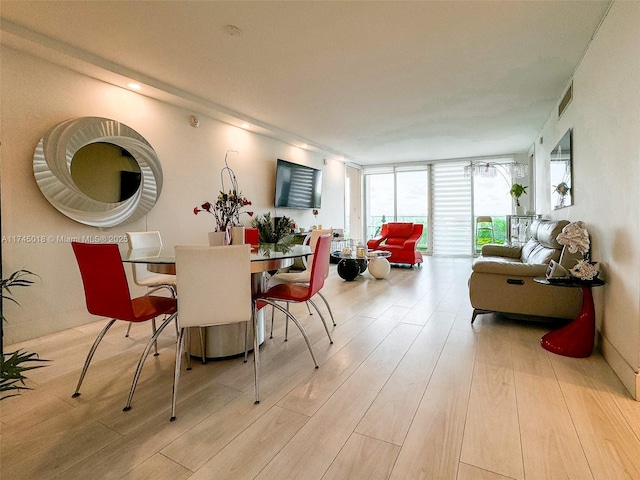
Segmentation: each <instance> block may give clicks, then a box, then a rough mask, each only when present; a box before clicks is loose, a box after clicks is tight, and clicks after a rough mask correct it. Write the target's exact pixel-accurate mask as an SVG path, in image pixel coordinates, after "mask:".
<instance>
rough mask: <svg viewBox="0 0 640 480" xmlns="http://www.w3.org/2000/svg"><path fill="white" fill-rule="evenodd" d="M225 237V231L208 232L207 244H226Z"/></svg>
mask: <svg viewBox="0 0 640 480" xmlns="http://www.w3.org/2000/svg"><path fill="white" fill-rule="evenodd" d="M226 237H227V234H226V232H209V246H210V247H219V246H221V245H226V244H227V242H226Z"/></svg>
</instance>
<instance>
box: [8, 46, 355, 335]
mask: <svg viewBox="0 0 640 480" xmlns="http://www.w3.org/2000/svg"><path fill="white" fill-rule="evenodd" d="M1 55H2V56H1V61H2V77H1V80H2V84H1V90H0V92H1V98H2V111H1V117H0V119H1V125H0V138H1V139H2V150H1V154H2V157H1V169H0V175H1V177H0V178H1V182H2V235H3V239H4V240H5V241H4V243H2V271H3V273H4V274H5V275H7V274H8V273H10V272H12V271H14V270H16V269H19V268H26V269H28V270H31V271H33V272H35V273H37V274H38V275H39V276H40V279H39V280H38V281H37V283H36V284H35V285H34V286H31V287H29V288H27V289H18V290H15V292H14V293H15V296H16V298H17V300H18V301H19V302H20V304H21V306H20V307H16V306H14V305H12V304H10V303H9V302H5V315H6V317H7V318H8V319H9V321H8V322H7V323H5V325H4V328H5V339H4V343H5V344H11V343H14V342H18V341H22V340H25V339H30V338H35V337H38V336H40V335H43V334H46V333H50V332H55V331H59V330H63V329H65V328H69V327H72V326H76V325H80V324H83V323H87V322H90V321H93V320H95V318H92V317H91V316H90V315H89V314H88V313H87V312H86V309H85V305H84V295H83V291H82V284H81V282H80V276H79V273H78V269H77V266H76V263H75V259H74V257H73V254H72V251H71V246H70V245H69V243H68V242H65V241H61V240H56V241H53V242H51V241H46V242H45V243H36V244H27V243H15V242H12V241H11V238H12V237H13V236H25V235H34V236H45V237H49V236H54V237H56V238H57V237H60V236H65V237H78V236H80V237H82V236H85V235H86V236H88V235H107V236H113V237H115V238H116V239H122V237H123V234H124V232H126V231H128V230H146V229H148V230H155V229H157V230H160V232H161V233H162V236H163V239H164V242H165V244H166V245H169V246H172V245H175V244H178V243H201V244H206V243H207V232H208V231H211V230H213V218H212V217H211V216H210V215H204V214H200V215H198V216H195V215H194V214H193V208H194V207H195V206H196V205H199V204H201V203H203V202H204V201H207V200H210V201H215V199H216V197H217V194H218V191H219V190H220V188H221V185H220V169H221V168H222V167H223V165H224V163H223V160H224V156H225V152H226V151H227V150H238V151H239V155H235V154H230V156H229V163H230V166H231V167H232V168H233V169H234V171H235V173H236V176H237V178H238V183H239V187H240V189H241V190H242V192H243V193H244V194H245V195H246V196H247V197H248V198H249V199H250V200H251V201H252V202H253V206H252V208H253V209H254V210H255V211H256V212H258V213H264V212H266V211H269V210H270V211H271V212H272V213H273V212H274V210H273V196H274V185H275V162H276V159H277V158H283V159H286V160H290V161H293V162H297V163H303V164H306V165H310V166H313V167H315V168H321V169H322V170H323V172H324V175H323V177H324V178H323V183H324V185H323V199H322V203H323V208H322V209H321V210H320V214H319V215H318V217H317V218H315V217H314V216H313V215H312V213H311V210H291V209H278V211H277V212H276V213H277V214H278V215H287V216H289V217H292V218H293V219H294V220H295V221H296V222H297V223H298V225H300V226H303V227H307V228H308V227H310V226H311V225H312V224H316V223H319V224H323V226H324V227H325V228H326V227H335V228H344V176H345V172H344V165H343V164H341V163H339V162H336V161H331V162H329V164H328V165H324V164H323V157H322V156H320V155H318V154H311V153H309V152H307V151H304V150H301V149H299V148H296V147H293V146H290V145H288V144H285V143H282V142H279V141H276V140H273V139H270V138H267V137H264V136H261V135H256V134H254V133H251V132H249V131H246V130H243V129H240V128H236V127H233V126H230V125H227V124H224V123H221V122H219V121H216V120H214V119H212V118H207V117H205V116H203V115H198V117H199V118H200V127H199V128H193V127H191V126H190V125H189V122H188V117H189V115H190V114H191V113H193V112H189V111H186V110H184V109H182V108H179V107H176V106H172V105H169V104H166V103H162V102H159V101H156V100H152V99H150V98H148V97H145V96H143V95H140V94H138V93H135V92H132V91H128V90H125V89H122V88H118V87H115V86H112V85H110V84H106V83H103V82H101V81H98V80H95V79H93V78H90V77H87V76H84V75H82V74H79V73H76V72H73V71H70V70H67V69H65V68H62V67H59V66H56V65H53V64H50V63H48V62H46V61H43V60H41V59H39V58H36V57H32V56H30V55H26V54H24V53H22V52H19V51H17V50H13V49H11V48H8V47H5V46H3V48H2V52H1ZM83 116H101V117H107V118H112V119H115V120H118V121H120V122H122V123H125V124H127V125H129V126H130V127H132V128H133V129H134V130H136V131H138V132H139V133H140V134H142V135H143V136H144V137H145V138H146V139H147V140H148V141H149V142H150V143H151V145H152V146H153V147H154V149H155V150H156V153H157V154H158V157H159V158H160V161H161V163H162V166H163V171H164V186H163V191H162V195H161V197H160V199H159V201H158V203H157V204H156V206H155V208H154V209H153V210H152V211H151V212H150V213H149V214H148V215H147V217H146V218H143V219H141V220H139V221H137V222H135V223H130V224H127V225H123V226H118V227H114V228H113V229H111V230H109V231H101V230H98V229H96V228H92V227H87V226H84V225H81V224H79V223H76V222H74V221H72V220H69V219H68V218H66V217H65V216H63V215H62V214H60V213H59V212H58V211H57V210H55V209H54V208H53V207H52V206H51V205H50V204H49V203H48V202H47V200H46V199H45V198H44V197H43V196H42V194H41V193H40V191H39V189H38V187H37V185H36V183H35V180H34V177H33V170H32V158H33V151H34V148H35V146H36V144H37V143H38V140H39V139H40V137H41V136H42V134H43V133H44V132H46V131H47V130H48V129H49V128H51V127H52V126H54V125H55V124H57V123H59V122H62V121H64V120H67V119H69V118H77V117H83ZM245 218H246V220H247V221H248V220H250V219H249V218H248V217H245ZM245 223H246V222H245ZM133 291H134V293H142V290H139V289H134V290H133Z"/></svg>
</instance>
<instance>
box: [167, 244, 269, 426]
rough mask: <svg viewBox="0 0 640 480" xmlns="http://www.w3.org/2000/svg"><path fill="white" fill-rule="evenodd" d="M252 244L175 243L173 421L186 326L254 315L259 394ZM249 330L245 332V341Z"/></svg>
mask: <svg viewBox="0 0 640 480" xmlns="http://www.w3.org/2000/svg"><path fill="white" fill-rule="evenodd" d="M250 251H251V246H250V245H228V246H220V247H209V246H176V248H175V253H176V276H177V286H178V289H179V292H180V293H179V300H178V301H179V304H180V305H179V308H180V313H179V316H178V322H177V323H178V328H179V336H178V344H177V347H176V364H175V372H174V378H173V398H172V402H171V421H173V420H175V418H176V402H177V396H178V384H179V380H180V370H181V361H182V356H183V353H184V349H185V339H186V333H187V329H189V328H192V327H198V328H204V327H210V326H214V325H229V324H234V323H245V324H246V330H245V332H248V331H249V322H250V321H251V320H252V319H254V325H253V331H254V376H255V386H256V400H257V399H258V398H259V394H258V362H259V358H258V355H259V352H258V345H257V338H256V334H255V332H257V328H256V325H255V316H254V315H253V306H252V299H251V263H250V262H251V259H250ZM246 338H247V333H245V341H246Z"/></svg>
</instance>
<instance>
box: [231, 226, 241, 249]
mask: <svg viewBox="0 0 640 480" xmlns="http://www.w3.org/2000/svg"><path fill="white" fill-rule="evenodd" d="M243 244H244V227H231V245H243Z"/></svg>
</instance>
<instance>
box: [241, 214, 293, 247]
mask: <svg viewBox="0 0 640 480" xmlns="http://www.w3.org/2000/svg"><path fill="white" fill-rule="evenodd" d="M251 226H252V227H254V228H257V229H258V237H259V239H260V244H261V245H265V246H266V245H273V248H274V249H275V250H276V251H281V252H287V251H289V250H290V249H291V242H292V241H293V232H294V231H295V228H296V224H295V223H294V222H293V220H291V219H290V218H289V217H278V218H271V213H270V212H267V213H265V214H264V215H258V216H257V217H255V218H254V219H253V220H252V221H251Z"/></svg>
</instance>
